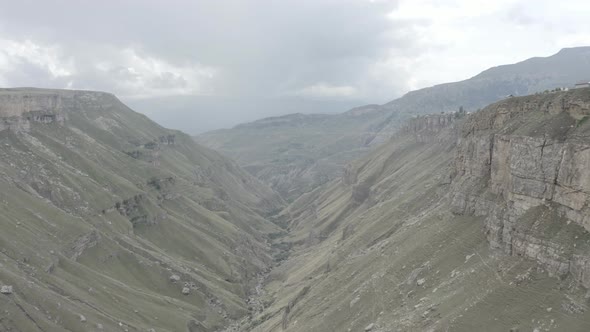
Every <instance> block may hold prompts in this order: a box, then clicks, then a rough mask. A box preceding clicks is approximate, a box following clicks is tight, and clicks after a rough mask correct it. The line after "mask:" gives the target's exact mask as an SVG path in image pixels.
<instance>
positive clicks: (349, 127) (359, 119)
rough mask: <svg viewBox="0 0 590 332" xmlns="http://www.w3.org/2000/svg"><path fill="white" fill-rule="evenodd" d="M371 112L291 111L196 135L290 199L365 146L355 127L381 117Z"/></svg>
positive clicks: (362, 129)
mask: <svg viewBox="0 0 590 332" xmlns="http://www.w3.org/2000/svg"><path fill="white" fill-rule="evenodd" d="M376 115H377V116H375V114H364V113H359V114H356V113H349V114H346V115H338V116H335V115H328V114H309V115H306V114H292V115H287V116H281V117H274V118H267V119H262V120H258V121H255V122H252V123H247V124H242V125H239V126H236V127H234V128H233V129H222V130H218V131H214V132H210V133H206V134H203V135H200V136H198V137H197V141H198V142H200V143H202V144H204V145H206V146H208V147H210V148H212V149H215V150H218V151H221V152H224V153H226V154H227V155H228V156H231V158H233V159H235V160H236V161H238V162H239V163H240V165H241V166H242V167H244V168H245V169H246V170H248V171H249V172H250V173H251V174H253V175H255V176H256V177H258V178H259V179H261V180H262V181H264V182H265V183H267V184H269V185H270V186H271V187H272V188H273V189H275V190H276V191H278V192H279V193H280V194H281V195H282V196H283V197H284V198H285V199H287V200H292V199H295V198H297V197H298V196H299V195H301V194H302V193H304V192H307V191H310V190H312V189H313V188H315V187H316V186H318V185H320V184H322V183H325V182H327V181H329V180H331V179H333V178H334V174H340V172H341V169H342V166H343V165H344V164H345V163H346V162H348V161H350V160H353V159H356V158H357V157H359V156H361V155H362V154H363V153H364V151H365V150H367V146H366V144H365V142H364V140H365V139H366V137H364V136H363V135H360V134H359V133H363V132H367V131H368V130H369V127H370V126H371V125H375V124H377V123H378V121H383V120H385V117H382V116H379V115H378V114H376Z"/></svg>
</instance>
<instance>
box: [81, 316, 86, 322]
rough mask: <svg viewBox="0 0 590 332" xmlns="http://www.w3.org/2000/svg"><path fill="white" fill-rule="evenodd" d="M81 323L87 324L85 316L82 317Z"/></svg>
mask: <svg viewBox="0 0 590 332" xmlns="http://www.w3.org/2000/svg"><path fill="white" fill-rule="evenodd" d="M80 321H81V322H82V323H85V322H86V317H85V316H84V315H80Z"/></svg>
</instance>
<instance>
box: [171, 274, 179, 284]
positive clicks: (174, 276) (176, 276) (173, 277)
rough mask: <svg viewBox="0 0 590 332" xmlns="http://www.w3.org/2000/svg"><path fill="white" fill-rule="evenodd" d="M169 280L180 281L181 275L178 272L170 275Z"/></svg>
mask: <svg viewBox="0 0 590 332" xmlns="http://www.w3.org/2000/svg"><path fill="white" fill-rule="evenodd" d="M169 280H170V281H171V282H178V281H180V276H179V275H178V274H173V275H171V276H170V278H169Z"/></svg>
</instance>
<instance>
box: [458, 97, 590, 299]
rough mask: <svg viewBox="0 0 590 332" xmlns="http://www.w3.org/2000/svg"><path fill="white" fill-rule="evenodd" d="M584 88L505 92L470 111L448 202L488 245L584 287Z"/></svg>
mask: <svg viewBox="0 0 590 332" xmlns="http://www.w3.org/2000/svg"><path fill="white" fill-rule="evenodd" d="M589 116H590V89H580V90H574V91H569V92H565V93H564V92H559V93H550V94H540V95H534V96H528V97H522V98H510V99H506V100H504V101H501V102H498V103H496V104H493V105H491V106H489V107H487V108H485V109H484V110H482V111H481V112H478V113H476V114H474V115H471V116H469V117H468V118H467V119H466V121H465V124H464V125H463V127H462V131H461V134H460V137H459V144H458V146H457V152H456V155H455V161H454V174H453V176H454V179H453V192H454V193H453V199H452V207H453V209H454V211H455V212H456V213H459V214H475V215H481V216H485V231H486V235H487V238H488V240H489V242H490V245H491V246H492V247H493V248H499V249H502V250H503V251H504V252H505V253H507V254H509V255H519V256H526V257H529V258H532V259H535V260H537V261H538V262H539V263H541V264H542V265H543V266H544V267H545V268H546V269H547V270H548V271H549V273H551V274H553V275H559V276H565V275H567V274H568V273H570V274H571V275H573V276H574V277H575V278H576V279H577V280H579V281H580V282H582V284H583V285H584V286H585V287H587V288H588V287H590V245H589V244H588V241H589V240H590V235H589V234H588V230H590V208H589V206H588V204H589V203H590V167H589V166H590V140H589V136H588V134H589V133H590V126H589V125H588V122H587V121H586V120H587V119H588V117H589Z"/></svg>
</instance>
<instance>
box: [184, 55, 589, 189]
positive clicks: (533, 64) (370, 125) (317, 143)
mask: <svg viewBox="0 0 590 332" xmlns="http://www.w3.org/2000/svg"><path fill="white" fill-rule="evenodd" d="M580 80H590V47H576V48H566V49H562V50H561V51H559V52H558V53H557V54H554V55H552V56H549V57H536V58H531V59H528V60H525V61H522V62H519V63H516V64H510V65H503V66H498V67H493V68H490V69H488V70H486V71H484V72H482V73H480V74H478V75H476V76H474V77H472V78H469V79H467V80H464V81H460V82H454V83H446V84H440V85H436V86H433V87H429V88H424V89H420V90H416V91H412V92H409V93H407V94H405V95H404V96H402V97H401V98H398V99H395V100H393V101H391V102H388V103H386V104H383V105H367V106H362V107H357V108H354V109H351V110H350V111H348V112H345V113H341V114H329V115H317V114H297V115H286V116H282V117H273V118H266V119H262V120H258V121H254V122H251V123H248V124H243V125H238V126H236V127H234V128H232V129H222V130H215V131H211V132H207V133H204V134H201V135H198V136H197V137H196V139H197V141H199V142H201V143H202V144H204V145H206V146H209V147H211V148H214V149H217V150H218V151H220V152H222V153H224V154H226V155H228V156H230V157H232V158H234V159H235V160H237V161H238V163H239V164H240V165H242V166H244V167H245V168H246V169H248V170H249V171H250V172H251V173H252V174H254V175H256V176H257V177H258V178H260V179H262V180H263V181H265V182H267V183H268V184H269V185H271V186H272V187H273V188H274V189H276V190H277V191H279V192H280V193H281V194H282V195H283V197H284V198H286V199H294V198H296V197H297V196H299V195H300V194H301V193H303V192H306V191H309V190H310V189H312V188H314V187H316V186H317V185H319V184H321V183H324V182H326V181H328V180H330V179H332V178H334V177H336V176H338V175H340V174H341V172H342V166H343V165H345V164H346V163H348V162H349V161H351V160H352V159H354V158H356V157H358V156H360V155H363V154H364V153H366V152H367V151H369V150H370V149H371V147H372V146H375V145H378V144H380V143H383V142H384V141H386V140H388V139H389V138H390V137H391V136H392V135H393V134H394V133H395V132H396V131H397V129H398V128H399V126H400V124H401V123H403V122H404V120H406V119H407V118H409V117H412V116H415V115H420V114H429V113H439V112H452V111H456V110H458V109H459V107H461V106H463V107H464V108H465V109H466V110H467V111H476V110H477V109H479V108H482V107H484V106H486V105H488V104H490V103H492V102H495V101H498V100H501V99H503V98H507V97H508V96H510V95H513V96H521V95H527V94H533V93H537V92H543V91H545V90H552V89H555V88H559V87H573V86H574V84H575V83H576V82H578V81H580Z"/></svg>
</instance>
